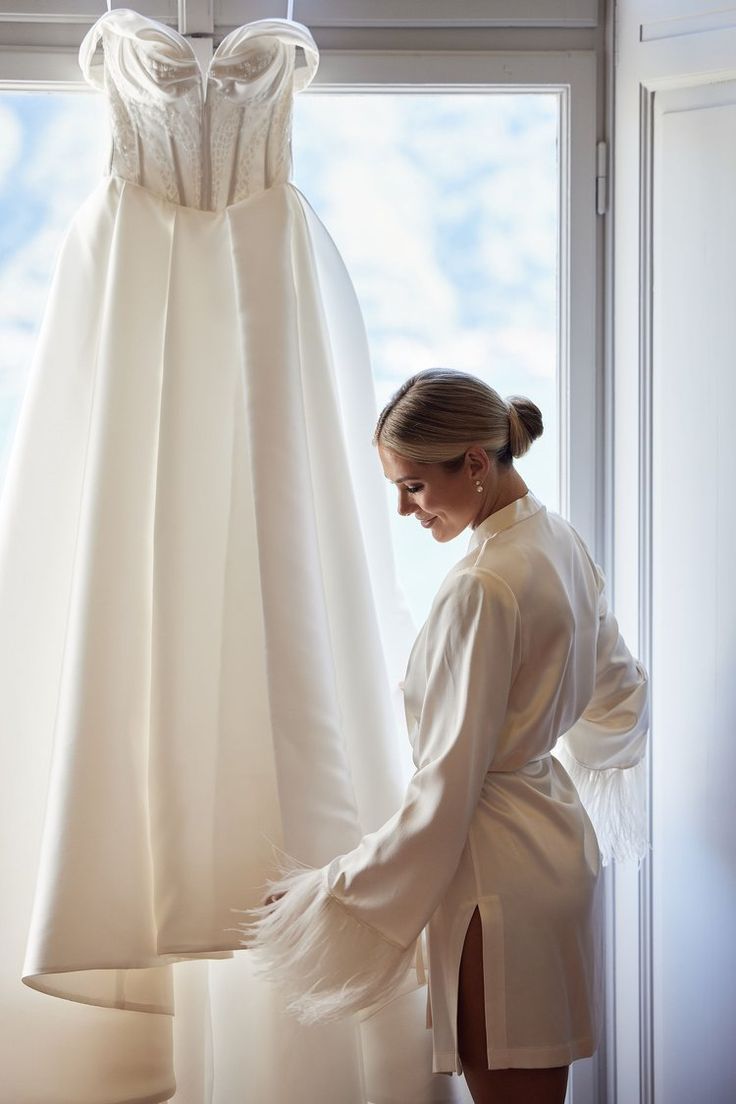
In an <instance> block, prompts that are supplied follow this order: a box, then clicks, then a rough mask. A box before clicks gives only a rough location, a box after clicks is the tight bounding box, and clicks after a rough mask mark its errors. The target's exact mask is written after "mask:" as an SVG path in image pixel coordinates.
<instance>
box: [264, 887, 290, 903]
mask: <svg viewBox="0 0 736 1104" xmlns="http://www.w3.org/2000/svg"><path fill="white" fill-rule="evenodd" d="M285 896H286V890H284V892H283V893H274V894H273V895H272V896H271V897H267V898H266V900H265V901H264V902H263V904H264V906H265V905H272V904H275V903H276V901H278V900H279V898H280V897H285Z"/></svg>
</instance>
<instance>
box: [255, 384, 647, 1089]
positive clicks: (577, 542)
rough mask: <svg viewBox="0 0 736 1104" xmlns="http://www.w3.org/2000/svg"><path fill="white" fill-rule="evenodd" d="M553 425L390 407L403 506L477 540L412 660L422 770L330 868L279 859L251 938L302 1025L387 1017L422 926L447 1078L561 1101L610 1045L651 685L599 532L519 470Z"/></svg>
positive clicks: (486, 400) (387, 420) (445, 388)
mask: <svg viewBox="0 0 736 1104" xmlns="http://www.w3.org/2000/svg"><path fill="white" fill-rule="evenodd" d="M542 428H543V427H542V415H541V413H540V411H539V409H538V407H536V406H535V404H534V403H533V402H531V401H529V400H528V399H524V398H520V397H518V396H513V397H511V398H509V399H508V400H504V399H502V398H501V396H500V395H498V393H497V392H496V391H494V389H493V388H492V387H489V386H488V385H487V384H485V383H484V382H483V381H481V380H480V379H477V378H476V377H474V376H472V375H470V374H468V373H464V372H456V371H452V370H449V369H439V368H436V369H429V370H427V371H424V372H420V373H418V374H417V375H415V376H412V377H411V378H410V379H408V380H407V381H406V382H405V383H404V384H403V385H402V386H401V387H400V388H399V390H398V391H397V392H396V393H395V394H394V395H393V396H392V398H391V400H390V402H389V403H388V404H387V405H386V407H385V408H384V410H383V411H382V412H381V415H380V417H379V419H378V424H377V426H376V431H375V435H374V441H373V443H374V444H375V445H376V446H377V450H378V455H379V457H380V462H381V465H382V467H383V472H384V475H385V476H386V478H387V479H389V480H391V482H392V483H393V484H394V485H395V486H396V489H397V494H398V510H399V513H400V514H401V515H402V516H404V517H406V518H411V519H413V520H414V521H415V522H418V523H419V524H421V525H422V526H423V527H424V528H425V529H427V531H428V534H429V535H431V538H432V539H433V540H436V541H440V542H445V541H448V540H452V539H453V538H454V537H456V536H458V535H459V534H460V533H462V532H463V531H464V530H465V529H466V528H468V527H470V530H471V535H470V540H469V545H468V551H467V554H466V555H465V556H464V557H463V558H462V559H460V560H459V561H458V563H456V564H455V565H454V567H453V568H452V569H451V570H450V572H449V573H448V574H447V576H446V577H445V579H444V580H443V582H442V584H441V585H440V587H439V590H438V592H437V594H436V596H435V598H434V600H433V602H432V606H431V609H430V612H429V616H428V618H427V621H426V622H425V624H424V625H423V626H422V628H421V630H420V632H419V635H418V636H417V639H416V641H415V643H414V647H413V649H412V652H411V655H410V658H409V662H408V665H407V671H406V677H405V680H404V702H405V708H406V716H407V721H408V724H409V735H410V739H411V742H412V749H413V760H414V765H415V768H416V769H415V772H414V774H413V776H412V778H411V780H410V782H409V785H408V787H407V791H406V794H405V797H404V800H403V803H402V806H401V808H400V809H399V810H398V811H397V813H396V814H395V815H394V816H393V817H391V819H390V820H388V821H387V822H386V823H385V824H384V825H383V826H382V827H381V828H380V829H379V830H378V831H376V832H372V833H370V834H368V835H366V836H364V837H363V839H362V840H361V841H360V843H359V844H358V846H357V847H356V848H354V850H353V851H351V852H349V853H348V854H345V855H341V856H339V857H337V858H336V859H334V860H333V861H332V862H331V863H329V864H328V865H327V866H325V867H323V868H321V869H312V868H309V867H305V866H303V865H301V864H299V863H296V862H295V861H294V862H292V861H290V860H289V861H286V862H285V863H284V864H283V868H282V872H281V875H280V877H279V878H278V879H276V880H273V881H270V882H269V883H268V890H269V896H268V897H267V899H266V901H265V903H264V905H263V906H261V908H259V909H255V910H251V912H252V915H253V919H252V921H250V922H249V923H247V924H246V925H245V927H246V930H247V931H248V939H247V940H245V941H244V942H245V944H246V945H247V946H250V947H252V948H253V949H254V950H255V952H256V964H257V967H258V969H259V970H260V971H261V972H262V973H265V974H266V975H267V976H270V977H271V978H273V980H274V981H276V982H277V983H278V984H280V985H281V987H282V988H283V989H284V990H285V992H286V994H287V996H288V998H289V1007H290V1009H291V1010H292V1011H293V1012H294V1013H295V1014H296V1015H298V1016H299V1017H300V1018H301V1019H302V1020H304V1021H305V1022H310V1021H315V1020H320V1019H328V1018H331V1017H335V1016H342V1015H345V1014H347V1013H350V1012H358V1011H365V1010H367V1009H372V1008H376V1007H379V1006H380V1004H381V1003H383V1002H385V1001H386V1000H387V999H388V998H389V997H390V996H391V995H393V994H395V993H396V992H398V991H400V988H401V986H402V983H404V984H405V982H406V974H407V971H408V970H409V968H410V967H411V966H412V964H413V963H415V959H416V958H417V957H418V956H419V955H421V954H422V952H423V949H424V943H423V941H422V933H424V937H425V938H426V949H427V952H428V996H427V1025H428V1026H429V1027H431V1029H432V1040H433V1070H434V1072H437V1073H440V1072H449V1073H453V1072H454V1073H458V1074H460V1073H463V1074H464V1075H465V1078H466V1081H467V1084H468V1087H469V1089H470V1092H471V1095H472V1097H473V1100H474V1101H475V1104H486V1102H491V1101H492V1102H493V1104H502V1102H509V1104H510V1102H514V1101H520V1102H521V1101H523V1102H524V1104H534V1102H539V1104H561V1102H562V1101H563V1100H564V1097H565V1089H566V1085H567V1078H568V1069H569V1065H570V1063H571V1062H573V1061H574V1060H576V1059H578V1058H583V1057H586V1056H588V1055H590V1054H592V1053H593V1052H594V1051H595V1049H596V1046H597V1044H598V1040H599V1033H600V1027H601V1016H602V968H603V963H602V942H601V939H602V926H601V925H602V913H601V873H600V868H601V865H602V862H605V861H607V860H608V859H609V858H610V857H616V858H619V857H628V856H634V857H641V856H643V854H644V853H645V851H646V847H647V843H646V836H645V833H644V828H643V824H644V818H643V790H642V778H643V755H644V751H645V744H646V733H647V726H648V685H647V675H646V672H645V671H644V669H643V667H642V666H641V664H640V663H639V662H638V661H637V660H636V659H634V657H633V656H632V655H631V654H630V652H629V651H628V649H627V647H626V645H625V643H624V641H623V639H622V637H621V635H620V633H619V629H618V624H617V622H616V619H615V617H614V615H613V613H612V612H611V610H610V608H609V606H608V603H607V600H606V593H605V587H604V578H603V575H602V573H601V571H600V569H599V568H598V566H597V565H596V564H595V562H594V561H593V559H592V558H591V555H590V553H589V551H588V549H587V547H586V545H585V543H584V541H583V540H582V538H581V537H580V536H579V535H578V533H577V532H576V531H575V529H574V528H573V527H572V526H571V525H570V524H569V523H568V522H567V521H565V520H564V519H563V518H562V517H561V516H560V515H558V514H556V513H554V512H552V511H550V510H547V509H546V507H545V506H544V505H543V504H542V502H540V501H539V499H537V498H536V497H535V495H534V494H533V493H532V492H531V491H530V490H529V488H528V487H527V485H526V483H525V482H524V480H523V479H522V477H521V476H520V474H519V473H518V472H517V471H516V469H515V467H514V463H513V461H514V458H515V457H518V456H522V455H523V454H524V453H525V452H526V451H527V449H528V448H529V446H530V445H531V444H532V442H533V441H534V439H535V438H536V437H538V436H539V435H540V434H541V433H542ZM553 750H554V752H555V754H554V755H553V754H551V753H552V751H553ZM563 763H564V765H563ZM586 806H587V808H588V810H589V812H588V811H586ZM589 813H590V815H589ZM591 816H592V817H593V818H594V819H595V820H596V824H595V828H594V826H593V823H592V821H591ZM423 961H424V959H423V957H422V959H421V962H422V963H423Z"/></svg>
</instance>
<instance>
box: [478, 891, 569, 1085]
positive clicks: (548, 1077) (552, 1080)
mask: <svg viewBox="0 0 736 1104" xmlns="http://www.w3.org/2000/svg"><path fill="white" fill-rule="evenodd" d="M457 1032H458V1052H459V1054H460V1061H461V1062H462V1064H463V1073H464V1074H465V1080H466V1082H467V1085H468V1088H469V1089H470V1095H471V1096H472V1097H473V1101H474V1104H563V1101H564V1099H565V1092H566V1090H567V1073H568V1069H569V1067H568V1066H555V1067H554V1068H551V1069H500V1070H489V1069H488V1068H487V1067H488V1060H487V1057H486V1019H485V1003H484V1000H483V943H482V936H481V923H480V913H479V911H478V909H477V908H476V909H475V912H474V913H473V915H472V918H471V920H470V924H469V925H468V931H467V934H466V936H465V944H464V946H463V953H462V958H461V960H460V977H459V990H458V1008H457Z"/></svg>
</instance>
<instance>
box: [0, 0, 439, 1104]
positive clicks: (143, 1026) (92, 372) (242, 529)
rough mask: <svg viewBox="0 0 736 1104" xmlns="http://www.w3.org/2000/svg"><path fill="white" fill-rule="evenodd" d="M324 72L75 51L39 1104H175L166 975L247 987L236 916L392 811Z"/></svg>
mask: <svg viewBox="0 0 736 1104" xmlns="http://www.w3.org/2000/svg"><path fill="white" fill-rule="evenodd" d="M299 51H301V55H303V56H299ZM299 60H302V61H303V64H298V61H299ZM317 64H318V52H317V48H316V45H315V43H314V40H313V38H312V36H311V34H310V33H309V31H308V29H307V28H306V27H304V26H302V25H301V24H298V23H295V22H293V21H291V20H283V19H263V20H258V21H255V22H252V23H249V24H247V25H245V26H242V27H239V28H237V29H236V30H234V31H232V32H231V33H230V34H228V35H227V36H226V37H225V38H224V39H223V41H222V42H221V43H220V45H219V46H218V48H217V49H216V50H215V52H214V56H213V57H212V60H211V62H210V64H209V66H208V68H207V70H206V72H203V71H202V70H201V68H200V66H199V64H198V62H197V60H196V58H195V55H194V53H193V50H192V47H191V45H190V43H189V42H188V41H187V40H186V39H185V38H184V37H183V36H181V35H180V34H178V33H177V32H175V31H173V30H171V29H170V28H168V27H166V26H164V25H162V24H159V23H157V22H155V21H153V20H151V19H149V18H147V17H144V16H142V15H140V14H138V13H137V12H134V11H132V10H128V9H115V10H113V11H109V12H107V13H105V14H104V15H103V16H102V17H101V18H100V19H99V20H98V21H97V22H96V23H95V24H94V25H93V27H92V28H91V29H90V30H89V32H88V33H87V35H86V36H85V38H84V41H83V43H82V46H81V49H80V65H81V68H82V71H83V73H84V76H85V78H86V79H87V81H89V82H90V83H91V84H92V85H93V86H94V87H95V88H97V89H98V90H99V91H100V92H101V93H102V94H103V95H104V96H105V98H106V100H107V104H108V107H109V118H110V125H111V136H112V142H111V151H110V161H109V165H108V166H107V171H106V172H105V174H104V176H103V177H102V179H101V180H100V181H99V183H98V185H97V186H96V187H95V188H94V190H93V191H92V193H91V194H90V195H89V197H88V198H87V200H86V201H85V202H84V203H83V204H82V206H81V208H80V209H79V210H78V212H77V213H76V215H75V216H74V218H73V219H72V222H71V225H70V226H69V228H68V232H67V234H66V236H65V239H64V241H63V244H62V247H61V250H60V254H59V256H58V259H57V264H56V268H55V273H54V276H53V280H52V284H51V287H50V292H49V296H48V302H47V306H46V310H45V314H44V318H43V323H42V327H41V330H40V335H39V338H38V342H37V347H36V353H35V357H34V361H33V364H32V366H31V371H30V375H29V381H28V384H27V390H26V394H25V397H24V401H23V405H22V409H21V412H20V416H19V420H18V423H17V428H16V432H15V438H14V441H13V446H12V452H11V454H10V457H9V462H8V468H7V473H6V479H5V484H4V491H3V495H2V499H1V500H0V703H1V706H2V716H3V728H4V734H5V736H6V739H7V741H8V745H9V748H10V747H15V748H27V749H29V751H28V754H29V755H33V756H34V764H35V765H34V772H33V777H32V786H30V787H28V786H27V788H26V794H25V796H24V798H23V802H22V804H21V802H20V799H19V805H18V808H17V809H16V810H15V813H16V817H17V822H18V823H19V824H20V828H19V830H18V831H17V837H18V842H17V848H16V850H15V852H14V856H15V857H14V869H13V870H12V872H10V873H9V874H8V878H10V879H12V880H11V884H10V888H9V893H10V894H11V895H12V896H13V898H14V899H16V898H17V899H18V900H21V899H23V898H22V896H21V895H20V891H19V890H18V888H17V887H18V885H19V884H20V879H21V878H25V877H29V878H30V877H32V878H33V879H34V883H33V884H34V892H33V900H32V907H31V902H30V900H29V902H28V914H27V916H25V921H24V925H23V927H24V931H26V932H27V943H26V947H25V960H24V962H23V967H22V980H23V982H25V985H26V986H29V987H31V988H32V989H35V990H38V991H40V992H41V993H45V994H51V995H53V996H56V997H61V998H65V1003H63V1004H62V1003H61V1002H58V1001H56V1002H54V1001H49V1000H48V997H43V998H39V997H38V996H35V997H34V998H33V999H34V1001H35V1004H33V1009H34V1015H35V1016H36V1019H35V1020H34V1021H32V1025H29V1026H28V1028H27V1030H26V1031H25V1034H24V1039H25V1040H27V1042H26V1043H23V1044H22V1045H23V1046H24V1047H25V1046H26V1045H28V1046H31V1045H32V1046H33V1048H38V1049H39V1050H43V1051H44V1053H45V1055H46V1060H45V1063H42V1064H39V1065H38V1068H37V1069H34V1074H33V1076H34V1077H38V1078H41V1077H43V1075H44V1069H43V1067H44V1065H45V1066H47V1067H48V1068H49V1071H53V1072H49V1075H48V1076H49V1085H48V1086H47V1085H46V1083H44V1084H43V1085H42V1086H41V1087H39V1088H38V1098H39V1099H40V1098H41V1095H43V1099H52V1098H54V1099H55V1097H52V1096H51V1095H46V1094H47V1093H48V1094H51V1093H52V1085H51V1081H53V1092H55V1093H58V1098H59V1099H71V1098H72V1097H73V1098H74V1099H75V1100H76V1101H78V1102H80V1104H81V1102H82V1101H84V1100H87V1099H89V1100H94V1101H95V1102H96V1104H100V1101H101V1100H102V1099H103V1090H102V1088H101V1086H104V1099H109V1100H119V1099H126V1100H128V1099H130V1100H133V1099H135V1100H164V1099H168V1098H169V1097H170V1096H171V1095H172V1092H173V1087H172V1083H171V1046H172V1016H173V1013H174V1011H175V1007H174V1005H175V1002H174V978H173V977H172V964H173V963H176V962H180V961H183V960H196V959H198V958H199V959H207V960H217V959H227V958H233V957H235V958H236V959H237V960H239V962H238V963H237V965H238V967H239V964H240V961H242V960H243V959H244V957H245V956H246V955H247V952H244V951H243V950H242V948H241V944H240V938H239V936H240V933H239V932H238V931H237V929H236V926H235V924H236V920H237V917H236V915H234V911H233V910H235V909H238V908H245V907H249V906H252V905H257V904H259V903H260V902H261V900H262V899H263V887H264V879H265V876H266V874H267V873H268V872H269V871H270V870H272V869H273V854H274V845H275V846H276V847H278V848H282V847H283V848H284V849H285V850H286V851H288V852H289V853H292V854H294V855H297V856H299V858H300V859H301V860H303V861H305V862H308V863H312V864H321V863H323V862H326V861H328V860H329V859H331V858H332V857H333V856H334V855H335V854H337V853H339V852H340V851H344V850H346V849H349V848H350V847H352V846H354V845H355V844H356V843H357V841H358V840H359V839H360V838H361V835H362V833H363V832H365V831H369V830H372V829H375V828H377V827H378V826H379V825H380V824H381V823H383V822H384V821H385V819H386V818H387V817H388V816H389V815H391V813H392V812H393V811H394V810H395V809H396V808H397V807H398V805H399V803H400V797H401V791H402V788H403V784H404V779H405V775H406V773H407V771H408V767H407V765H406V763H408V753H407V757H406V763H403V762H402V760H401V756H400V754H399V755H397V751H396V744H397V741H398V740H402V741H403V743H404V744H405V742H406V741H405V734H403V735H402V734H401V732H400V731H399V716H400V710H401V706H400V692H399V687H398V682H399V678H400V674H401V672H402V671H403V663H404V661H405V657H406V653H407V652H408V648H409V646H410V643H411V639H412V637H413V632H414V627H413V624H412V622H411V618H410V615H409V613H408V609H407V608H406V606H405V604H404V603H403V600H402V599H401V596H400V594H399V592H398V588H397V587H396V585H395V575H394V569H393V563H392V554H391V544H390V536H389V521H388V512H387V506H386V498H385V487H384V480H383V476H382V473H381V470H380V465H379V463H378V459H377V456H376V453H375V449H374V448H373V447H372V445H371V435H372V431H373V427H374V422H375V418H376V401H375V395H374V391H373V383H372V376H371V371H370V362H369V357H368V349H367V342H366V335H365V330H364V324H363V320H362V317H361V312H360V309H359V305H358V302H357V299H356V295H355V292H354V289H353V286H352V283H351V281H350V278H349V276H348V273H347V271H346V269H345V266H344V264H343V262H342V260H341V258H340V255H339V253H338V250H337V248H336V247H335V245H334V243H333V241H332V239H331V238H330V236H329V234H328V232H327V230H326V229H325V227H324V226H323V225H322V223H321V222H320V220H319V219H318V217H317V216H316V214H315V213H314V211H313V210H312V208H311V207H310V205H309V204H308V202H307V201H306V199H305V198H304V197H303V196H302V195H301V193H300V192H299V190H298V189H297V188H296V187H295V186H294V185H293V184H292V183H291V181H290V172H291V152H290V151H291V146H290V137H291V120H292V109H293V99H294V94H295V93H297V92H299V91H300V90H302V89H304V88H306V87H307V86H308V85H309V83H310V81H311V80H312V78H313V76H314V73H315V70H316V67H317ZM356 625H359V626H360V631H359V632H356V631H355V627H356ZM394 692H395V693H394ZM392 695H393V696H392ZM7 761H8V760H7V759H6V762H7ZM36 810H37V812H36ZM6 814H7V815H9V813H8V811H7V810H6ZM36 818H37V819H36ZM16 867H17V869H16ZM31 871H32V873H27V872H31ZM235 950H239V952H240V953H239V955H238V956H234V951H235ZM214 965H216V963H214ZM232 965H233V969H235V967H236V963H233V964H232ZM15 977H16V978H17V972H16V973H15ZM264 988H267V987H264ZM243 992H244V991H241V994H242V993H243ZM25 993H26V995H27V996H28V991H27V990H25ZM14 999H15V998H14ZM249 1001H250V1003H251V1004H252V1003H253V1001H252V999H251V998H250V997H249V998H247V999H246V997H245V996H244V995H241V1003H242V1004H243V1005H244V1010H245V1011H246V1012H248V1014H250V1015H254V1009H253V1008H251V1007H249V1005H248V1002H249ZM39 1002H40V1003H39ZM66 1002H78V1003H77V1009H76V1011H75V1009H74V1007H73V1006H71V1005H70V1004H69V1003H66ZM84 1005H88V1006H90V1005H91V1006H97V1009H98V1012H97V1018H96V1019H95V1020H94V1021H91V1020H90V1018H89V1017H90V1015H91V1013H90V1010H89V1009H87V1010H85V1009H84V1008H83V1007H82V1006H84ZM30 1007H31V1005H30V1004H27V1005H23V1006H22V1014H23V1015H29V1014H30V1013H29V1009H30ZM104 1009H108V1010H110V1011H109V1012H108V1013H107V1016H101V1015H100V1010H104ZM120 1010H122V1011H120ZM140 1012H143V1013H149V1014H148V1015H143V1016H141V1015H137V1013H140ZM19 1015H20V1006H19ZM44 1017H45V1018H46V1019H45V1020H43V1018H44ZM255 1018H256V1019H257V1018H258V1017H257V1014H256V1015H255ZM42 1020H43V1022H42ZM257 1028H258V1024H257V1023H255V1022H254V1025H253V1030H254V1031H256V1030H257ZM300 1030H302V1033H303V1029H300ZM351 1030H354V1027H353V1028H352V1029H351ZM420 1030H421V1033H422V1038H423V1039H424V1037H425V1036H426V1032H425V1029H424V1024H423V1023H421V1024H420ZM279 1031H281V1029H279ZM283 1032H284V1035H283V1037H284V1038H285V1039H286V1038H289V1036H288V1034H287V1032H288V1027H286V1026H285V1027H284V1029H283ZM198 1034H201V1032H198ZM205 1034H206V1032H205ZM334 1038H335V1039H336V1040H338V1041H337V1042H335V1044H334V1046H333V1047H332V1050H333V1051H335V1050H339V1051H341V1052H345V1053H344V1054H342V1053H341V1057H340V1058H335V1063H336V1065H335V1067H334V1068H333V1069H332V1070H331V1071H330V1076H331V1078H332V1082H331V1083H332V1084H334V1085H335V1086H336V1091H338V1092H340V1089H339V1085H340V1074H339V1065H340V1062H343V1063H347V1062H348V1060H349V1061H351V1062H353V1063H354V1059H353V1058H352V1057H350V1056H349V1055H348V1050H349V1046H350V1045H353V1044H352V1043H350V1042H349V1040H350V1038H351V1036H348V1035H345V1034H341V1035H339V1036H334ZM313 1039H315V1040H316V1039H317V1037H316V1036H313ZM346 1040H348V1042H346ZM298 1045H299V1046H301V1047H302V1048H304V1043H303V1042H302V1043H299V1044H298ZM315 1046H316V1042H315V1043H313V1047H312V1049H313V1050H314V1048H315ZM293 1048H294V1052H295V1053H296V1049H297V1043H296V1042H294V1043H293ZM72 1052H73V1053H75V1054H76V1055H77V1065H78V1066H79V1067H83V1066H84V1065H85V1058H84V1056H85V1055H88V1056H92V1058H91V1061H90V1062H89V1063H88V1064H87V1066H86V1067H85V1068H86V1069H87V1072H88V1073H89V1082H88V1087H87V1088H86V1089H85V1088H83V1086H82V1078H81V1075H80V1076H78V1075H77V1073H76V1071H75V1069H74V1067H73V1066H72V1065H71V1064H70V1063H71V1055H72ZM274 1053H275V1052H274ZM315 1053H317V1058H315V1062H316V1061H317V1060H318V1057H319V1056H318V1048H317V1052H315ZM303 1059H304V1070H305V1072H304V1074H303V1077H302V1082H301V1083H303V1084H306V1080H305V1078H306V1077H307V1074H306V1069H307V1065H308V1061H309V1056H308V1055H307V1054H304V1055H303ZM126 1062H128V1065H126V1064H125V1063H126ZM319 1063H320V1065H321V1066H323V1067H325V1069H326V1064H325V1062H324V1060H323V1059H321V1058H320V1059H319ZM252 1064H253V1063H250V1065H251V1072H252ZM25 1065H26V1068H27V1069H28V1068H29V1067H30V1066H31V1065H32V1063H31V1062H30V1061H29V1060H28V1056H26V1062H25ZM269 1065H270V1067H274V1066H275V1065H277V1063H275V1062H274V1060H273V1056H271V1059H270V1060H269ZM93 1067H95V1068H93ZM62 1070H65V1071H66V1072H65V1073H64V1074H62ZM277 1072H278V1070H277ZM297 1072H298V1071H296V1070H293V1071H292V1072H291V1074H290V1075H289V1076H291V1078H292V1082H293V1078H294V1077H296V1076H297ZM67 1074H68V1076H69V1078H70V1080H69V1081H68V1082H65V1081H64V1077H65V1076H67ZM29 1076H30V1075H29ZM324 1076H326V1073H325V1074H324ZM356 1076H357V1075H356ZM95 1077H97V1081H95V1080H94V1078H95ZM282 1082H283V1084H284V1085H287V1084H288V1083H291V1082H289V1079H288V1077H287V1075H286V1074H285V1073H284V1075H283V1077H282ZM39 1085H40V1082H39ZM64 1085H66V1086H67V1087H66V1089H65V1088H64ZM70 1086H71V1087H70ZM246 1087H248V1086H241V1088H242V1089H243V1091H244V1090H245V1088H246ZM251 1088H252V1086H251ZM279 1088H280V1084H279V1083H277V1085H276V1087H273V1086H271V1087H268V1088H267V1089H264V1090H263V1093H264V1094H265V1095H263V1096H262V1098H263V1099H268V1100H269V1101H270V1102H272V1104H275V1102H276V1101H277V1100H279V1099H280V1097H279V1096H278V1094H277V1090H278V1089H279ZM233 1091H235V1090H233ZM238 1091H239V1090H238ZM283 1091H284V1093H286V1095H285V1096H284V1100H286V1099H290V1098H293V1090H292V1097H289V1096H288V1090H287V1089H284V1090H283ZM195 1096H196V1094H195ZM225 1097H226V1098H227V1099H234V1098H235V1097H234V1096H230V1097H227V1093H226V1094H225ZM18 1098H20V1097H18ZM34 1098H35V1097H34ZM257 1098H258V1090H257V1091H255V1095H254V1096H253V1099H257ZM308 1098H309V1095H308V1094H307V1095H305V1096H304V1099H308ZM314 1098H315V1099H317V1098H319V1099H324V1096H323V1095H319V1096H318V1095H317V1094H316V1090H315V1095H314ZM203 1099H204V1096H200V1097H199V1100H198V1104H201V1101H202V1100H203ZM208 1099H209V1098H208ZM363 1099H364V1097H363V1095H362V1093H358V1091H357V1090H355V1092H353V1091H352V1090H351V1093H350V1094H348V1092H347V1090H345V1091H344V1093H343V1095H342V1096H341V1102H342V1101H345V1102H347V1101H348V1100H351V1101H356V1102H358V1101H362V1100H363ZM397 1099H401V1096H399V1097H397Z"/></svg>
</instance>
